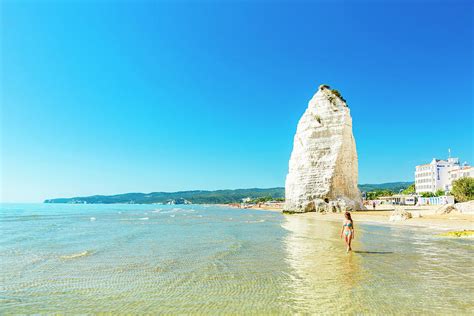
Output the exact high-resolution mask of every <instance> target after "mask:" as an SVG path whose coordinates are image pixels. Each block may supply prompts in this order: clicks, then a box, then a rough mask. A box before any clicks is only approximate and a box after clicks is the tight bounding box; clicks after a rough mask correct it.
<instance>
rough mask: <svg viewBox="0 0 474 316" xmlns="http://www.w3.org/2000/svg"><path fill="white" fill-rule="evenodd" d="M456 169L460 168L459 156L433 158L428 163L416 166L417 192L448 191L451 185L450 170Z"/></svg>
mask: <svg viewBox="0 0 474 316" xmlns="http://www.w3.org/2000/svg"><path fill="white" fill-rule="evenodd" d="M454 169H459V159H458V158H448V159H447V160H441V159H435V158H433V160H432V161H431V162H430V163H428V164H424V165H419V166H416V170H415V190H416V193H424V192H432V193H435V192H436V191H438V190H443V191H448V190H449V189H450V185H451V176H450V173H449V171H451V170H454Z"/></svg>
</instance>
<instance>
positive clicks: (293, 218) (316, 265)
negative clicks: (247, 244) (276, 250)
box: [282, 215, 363, 313]
mask: <svg viewBox="0 0 474 316" xmlns="http://www.w3.org/2000/svg"><path fill="white" fill-rule="evenodd" d="M282 226H283V228H285V229H286V230H288V231H289V232H290V233H289V234H288V236H287V238H286V240H285V248H286V252H287V257H286V260H287V262H288V264H289V265H290V267H291V268H292V269H293V271H294V274H293V275H292V280H291V283H290V284H289V288H290V292H291V294H292V296H293V300H294V302H295V305H296V306H295V308H296V310H298V311H299V312H329V313H331V312H337V311H339V312H340V311H342V310H345V311H349V310H351V309H352V308H353V302H351V296H352V293H353V289H354V288H355V287H357V286H358V284H359V283H360V281H361V278H363V273H361V268H360V260H361V259H360V257H359V256H357V255H354V254H353V253H346V251H345V245H344V242H343V241H342V240H341V239H340V227H339V225H338V224H337V223H332V222H323V221H317V220H316V219H311V218H308V217H302V216H298V215H290V216H286V217H285V221H284V223H283V224H282ZM356 236H357V235H356ZM357 247H360V244H359V243H358V242H357V240H355V243H354V248H355V249H357Z"/></svg>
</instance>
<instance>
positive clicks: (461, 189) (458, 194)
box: [451, 177, 474, 202]
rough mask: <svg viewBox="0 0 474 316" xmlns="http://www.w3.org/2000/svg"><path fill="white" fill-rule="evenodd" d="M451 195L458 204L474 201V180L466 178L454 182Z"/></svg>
mask: <svg viewBox="0 0 474 316" xmlns="http://www.w3.org/2000/svg"><path fill="white" fill-rule="evenodd" d="M451 193H452V194H453V195H454V199H455V200H456V201H457V202H467V201H470V200H474V178H470V177H465V178H460V179H457V180H455V181H453V189H452V190H451Z"/></svg>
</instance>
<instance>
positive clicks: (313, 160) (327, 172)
mask: <svg viewBox="0 0 474 316" xmlns="http://www.w3.org/2000/svg"><path fill="white" fill-rule="evenodd" d="M357 178H358V162H357V151H356V145H355V140H354V136H353V135H352V118H351V115H350V110H349V108H348V107H347V104H346V102H345V100H344V99H343V98H342V97H341V96H340V94H339V92H337V91H336V90H330V88H329V87H328V86H326V85H322V86H320V87H319V89H318V92H317V93H316V94H315V95H314V96H313V98H312V99H311V100H310V101H309V104H308V108H307V109H306V111H305V113H304V114H303V116H302V117H301V119H300V121H299V123H298V127H297V130H296V135H295V138H294V144H293V152H292V153H291V158H290V163H289V172H288V175H287V177H286V184H285V199H286V201H285V207H284V209H285V211H290V212H313V211H316V212H328V211H329V212H340V211H346V210H356V209H362V201H361V198H360V192H359V189H358V187H357Z"/></svg>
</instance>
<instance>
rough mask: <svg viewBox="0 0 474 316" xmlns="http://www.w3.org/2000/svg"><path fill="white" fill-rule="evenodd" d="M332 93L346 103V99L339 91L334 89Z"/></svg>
mask: <svg viewBox="0 0 474 316" xmlns="http://www.w3.org/2000/svg"><path fill="white" fill-rule="evenodd" d="M331 92H332V93H333V94H334V95H335V96H336V97H338V98H339V99H341V100H342V101H344V103H346V99H344V97H343V96H342V94H341V93H340V92H339V90H336V89H332V90H331ZM346 105H347V103H346Z"/></svg>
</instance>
